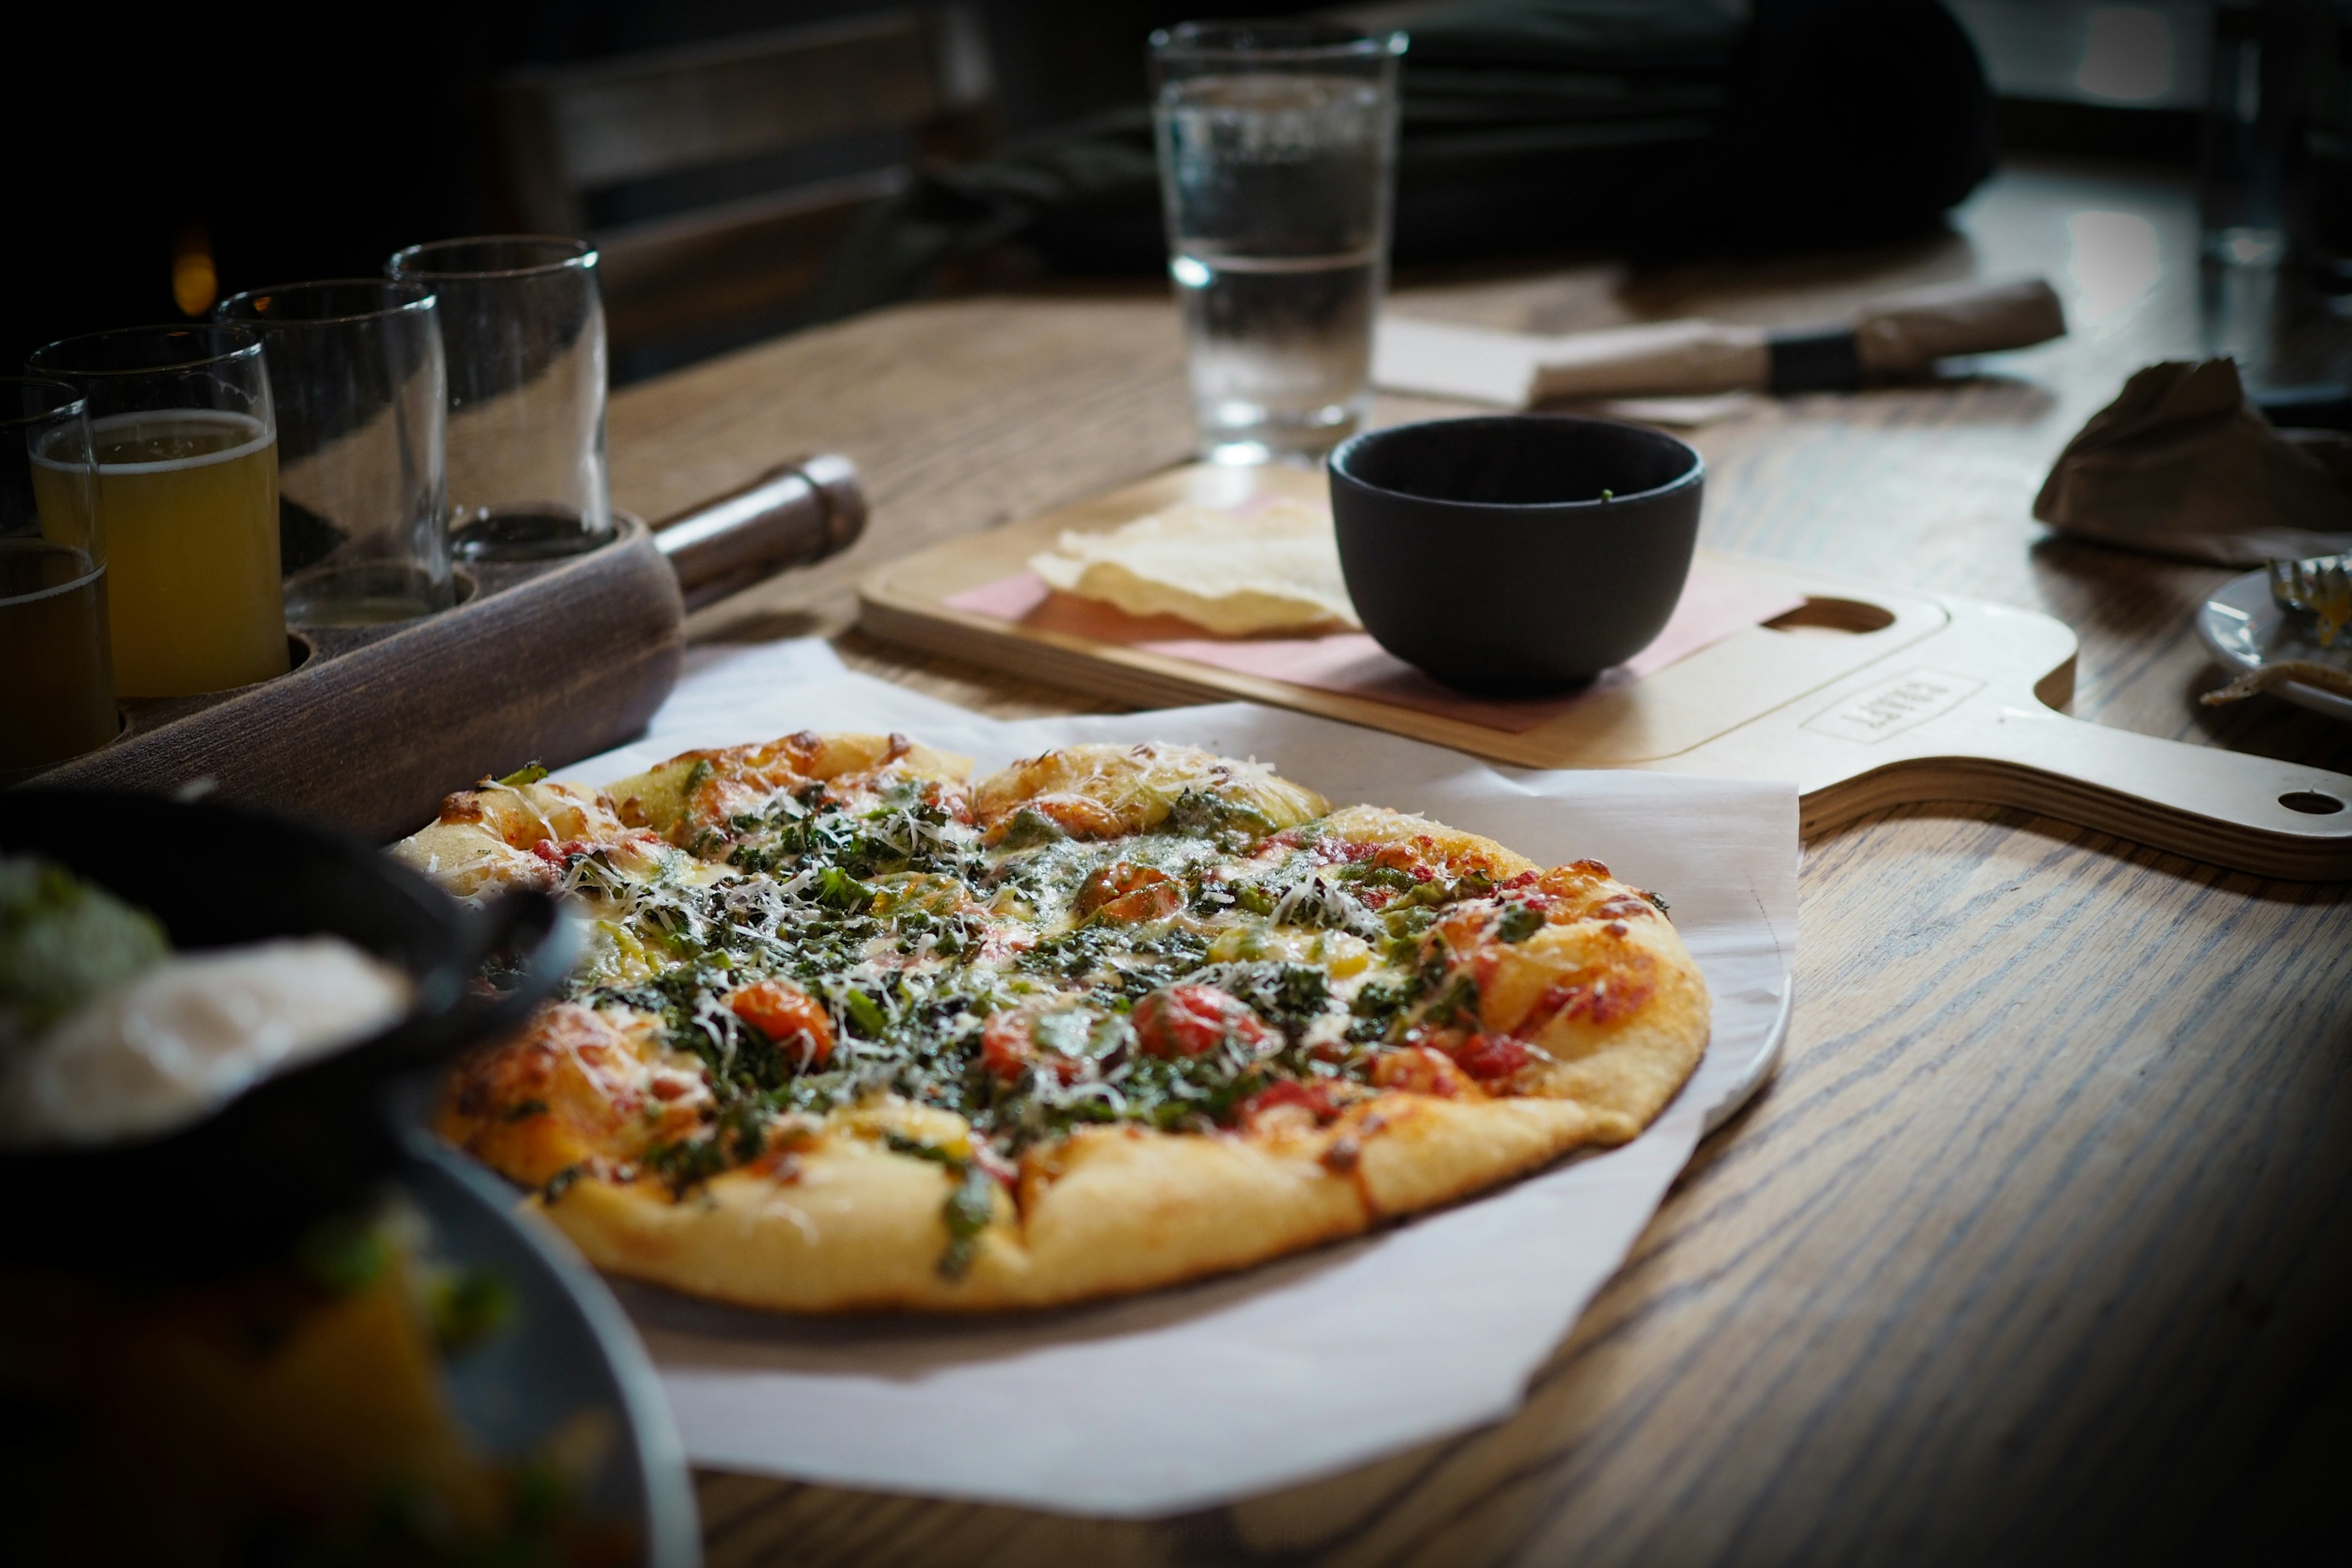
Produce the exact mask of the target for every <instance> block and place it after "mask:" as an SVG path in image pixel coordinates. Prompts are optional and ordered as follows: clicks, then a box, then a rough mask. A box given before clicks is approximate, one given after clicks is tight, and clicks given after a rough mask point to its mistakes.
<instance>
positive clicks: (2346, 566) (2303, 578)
mask: <svg viewBox="0 0 2352 1568" xmlns="http://www.w3.org/2000/svg"><path fill="white" fill-rule="evenodd" d="M2268 569H2269V572H2270V579H2271V598H2272V600H2273V603H2275V604H2276V605H2278V606H2279V608H2281V609H2283V610H2290V611H2294V612H2298V613H2300V614H2303V615H2307V616H2313V617H2314V618H2315V619H2316V620H2317V621H2318V623H2319V646H2320V647H2334V646H2335V643H2336V636H2337V634H2339V633H2341V632H2342V631H2343V630H2344V624H2345V623H2346V622H2347V621H2352V553H2346V554H2343V555H2315V556H2312V557H2310V558H2308V559H2306V560H2302V561H2273V562H2272V563H2270V564H2269V568H2268Z"/></svg>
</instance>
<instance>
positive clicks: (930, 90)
mask: <svg viewBox="0 0 2352 1568" xmlns="http://www.w3.org/2000/svg"><path fill="white" fill-rule="evenodd" d="M993 99H994V87H993V81H992V72H991V69H990V66H989V59H988V51H987V46H986V43H985V41H984V39H983V37H982V34H981V31H980V28H979V26H978V23H977V21H976V19H975V18H974V16H972V14H971V12H969V11H967V10H965V9H964V8H962V7H961V6H952V5H950V6H929V7H923V8H919V9H912V10H906V11H894V12H888V13H884V14H881V15H877V16H858V17H853V18H849V19H845V20H842V21H837V22H828V23H821V24H816V25H814V26H796V27H786V28H782V29H778V30H776V31H772V32H764V33H757V34H750V35H746V36H742V37H733V38H724V39H720V40H718V41H716V42H713V43H708V44H697V45H692V46H688V47H681V48H674V49H663V50H658V51H652V52H648V53H645V54H638V55H631V56H624V57H620V58H612V59H604V60H594V61H591V62H588V63H585V64H582V65H575V66H557V67H537V68H530V69H526V70H521V71H517V72H515V73H513V74H511V75H509V76H508V77H506V78H505V79H502V80H500V81H499V83H498V84H497V86H496V87H495V88H494V89H492V95H491V105H490V119H491V142H492V150H493V158H494V161H495V170H494V173H495V175H496V184H497V185H498V186H499V193H500V196H501V198H502V199H501V201H500V204H499V205H501V207H502V208H503V211H502V213H501V215H500V216H501V218H502V221H504V222H506V223H508V224H509V225H511V226H515V227H517V228H520V229H524V230H528V231H530V232H534V233H543V234H585V235H586V236H587V237H589V238H591V239H592V240H593V241H594V242H595V244H596V246H597V247H598V249H599V251H600V252H601V253H602V256H603V262H602V271H603V275H604V301H605V311H606V321H607V326H608V330H609V331H610V332H611V335H612V341H613V343H614V348H615V350H616V351H621V352H624V353H625V351H627V350H629V349H631V348H635V347H641V346H643V345H647V344H653V343H658V342H666V341H672V340H677V339H680V338H691V337H695V336H698V335H704V334H709V333H711V332H714V331H724V330H725V329H727V328H730V327H732V326H738V325H743V324H749V323H755V322H759V321H763V320H773V319H776V318H778V317H779V316H780V314H782V313H785V312H788V311H789V310H790V309H791V307H792V305H793V302H794V301H795V300H799V299H801V298H802V297H803V296H804V295H806V294H807V292H808V291H809V290H810V289H812V288H813V287H814V285H815V283H816V282H817V280H818V279H819V278H820V277H821V276H822V274H823V271H824V264H825V259H826V258H827V257H828V256H829V255H830V253H831V251H832V249H833V247H834V245H835V242H836V241H838V239H839V238H840V237H841V235H842V233H843V231H844V230H845V229H846V228H847V226H849V224H850V222H851V221H852V220H853V219H854V218H855V217H856V215H857V213H858V212H859V211H860V210H862V209H863V208H865V207H866V205H869V204H871V203H873V202H875V201H877V200H878V199H880V198H881V197H883V196H885V195H889V194H890V193H891V192H893V191H895V190H897V189H898V188H899V186H900V185H901V184H903V183H904V181H905V179H906V171H905V169H904V168H903V167H898V168H881V169H873V170H868V171H865V172H860V173H856V174H847V175H844V176H840V177H835V178H831V179H825V180H821V181H813V182H809V183H806V184H798V185H793V186H788V187H786V188H784V189H782V190H775V191H771V192H767V193H763V194H761V195H753V196H750V197H746V198H741V199H738V200H731V201H726V202H721V203H719V204H717V205H709V206H705V207H700V208H696V209H693V210H689V211H686V212H683V213H678V214H675V215H672V216H663V217H658V218H653V219H649V220H646V221H642V222H636V223H628V224H624V225H620V226H614V227H611V228H607V229H604V230H602V231H597V230H595V229H593V227H592V226H591V224H590V222H589V214H588V210H587V199H586V198H588V197H590V196H591V195H593V194H595V193H597V192H599V191H604V190H610V189H612V188H614V187H616V186H622V185H626V184H633V183H636V182H643V181H649V180H657V179H661V178H664V177H667V176H673V175H678V174H691V173H692V172H694V171H697V170H703V169H709V168H711V167H713V166H714V165H721V164H725V163H731V162H734V161H737V160H742V159H749V158H756V157H758V156H760V155H761V154H768V153H782V152H786V151H789V150H791V149H794V148H803V147H809V146H812V145H814V144H817V143H822V142H827V141H830V140H833V139H835V138H840V137H845V136H854V135H856V134H858V133H860V132H889V131H897V132H911V133H912V136H913V138H914V142H915V145H916V147H917V148H918V150H919V152H920V153H922V154H924V155H928V156H936V157H944V158H949V159H960V158H969V157H971V156H974V155H976V154H978V153H981V152H982V151H984V150H985V147H986V143H987V139H988V134H989V128H990V124H991V121H992V109H993Z"/></svg>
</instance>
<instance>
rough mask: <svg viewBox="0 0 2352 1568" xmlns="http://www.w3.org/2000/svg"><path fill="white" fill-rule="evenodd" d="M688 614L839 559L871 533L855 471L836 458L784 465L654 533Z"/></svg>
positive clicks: (829, 455) (828, 455) (659, 526)
mask: <svg viewBox="0 0 2352 1568" xmlns="http://www.w3.org/2000/svg"><path fill="white" fill-rule="evenodd" d="M654 527H655V528H656V530H657V531H656V533H655V535H654V543H655V544H656V546H657V547H659V549H660V550H661V552H662V553H663V554H664V555H666V556H667V557H669V563H670V565H671V567H672V568H673V569H675V570H676V571H677V586H678V592H679V593H680V594H682V595H685V597H686V605H687V608H688V609H694V608H697V607H698V606H700V605H707V604H709V603H710V602H711V601H713V600H714V599H723V598H725V597H726V596H727V595H730V594H732V593H735V592H737V591H739V590H740V589H743V588H747V587H749V586H751V584H754V583H756V582H758V581H760V579H761V578H763V577H766V576H769V575H771V574H774V573H777V572H781V571H782V570H783V569H784V568H785V567H787V566H805V565H807V564H809V563H811V562H815V561H822V560H824V558H825V557H826V556H828V555H837V554H839V553H840V552H843V551H845V550H846V549H848V548H849V547H850V545H852V544H853V543H855V542H856V540H857V537H858V535H859V534H861V533H863V532H865V531H866V491H865V489H864V488H863V487H862V486H861V485H860V484H859V482H858V478H857V466H856V464H854V463H852V462H851V461H850V460H849V459H848V458H844V457H841V456H838V455H837V454H835V453H829V452H828V453H822V454H820V455H818V456H816V457H814V458H802V459H800V460H798V461H796V462H791V463H786V464H784V465H783V466H782V467H781V468H772V469H770V470H769V471H768V472H766V473H764V474H762V475H761V476H760V477H759V478H758V479H754V480H752V481H751V483H750V484H748V485H746V486H744V487H743V488H742V489H739V490H731V491H730V492H729V493H727V494H726V495H723V496H719V497H718V498H717V499H716V500H707V501H704V502H702V503H701V504H699V505H698V506H696V507H694V508H692V509H691V510H687V511H682V512H679V513H678V514H677V516H675V517H670V518H666V519H664V520H663V521H660V522H657V523H656V524H655V525H654Z"/></svg>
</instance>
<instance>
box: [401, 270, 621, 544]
mask: <svg viewBox="0 0 2352 1568" xmlns="http://www.w3.org/2000/svg"><path fill="white" fill-rule="evenodd" d="M385 270H386V271H387V272H388V273H390V274H391V276H392V277H393V278H394V279H401V280H404V281H409V282H415V283H421V284H423V285H425V286H426V287H427V288H430V289H432V290H433V292H434V293H435V295H436V296H437V297H438V299H439V301H440V303H439V312H440V317H441V341H442V344H443V347H444V350H445V353H446V360H447V365H448V376H449V426H448V474H449V542H450V547H451V549H452V551H453V552H455V553H456V554H457V557H458V558H459V559H461V560H486V561H537V560H544V559H546V558H548V557H551V556H557V555H570V554H572V553H574V552H578V551H582V550H590V549H593V548H594V547H595V546H597V545H599V544H602V543H603V542H604V541H606V540H607V539H610V538H611V537H612V536H613V505H612V500H611V496H610V492H609V491H608V490H607V489H606V486H605V479H604V374H605V372H604V358H605V350H604V300H603V299H602V297H601V296H600V295H599V293H598V291H597V288H596V250H595V247H593V246H591V245H589V244H588V243H587V242H586V241H584V240H578V239H557V238H551V237H544V236H534V235H502V236H490V237H483V238H478V239H445V240H438V241H436V242H435V243H433V244H431V245H412V246H410V247H408V248H407V249H405V250H403V251H399V252H397V253H395V254H394V256H393V258H392V259H391V260H390V261H388V262H387V263H385Z"/></svg>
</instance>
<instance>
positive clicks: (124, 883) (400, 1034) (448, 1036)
mask: <svg viewBox="0 0 2352 1568" xmlns="http://www.w3.org/2000/svg"><path fill="white" fill-rule="evenodd" d="M0 853H7V854H26V853H29V854H35V855H40V856H45V857H47V858H49V859H51V860H55V861H57V862H58V863H60V864H62V865H64V866H67V867H68V868H71V869H72V870H74V871H76V872H77V873H79V875H81V876H83V877H86V878H88V879H90V880H91V881H94V882H96V883H98V884H99V885H100V886H101V887H104V888H106V889H108V890H109V891H110V892H112V893H114V894H115V895H117V896H118V897H120V898H121V899H124V900H128V901H129V902H131V903H133V904H137V905H139V906H141V907H142V908H144V909H146V910H150V911H152V913H153V914H154V916H155V917H156V918H157V919H158V920H160V921H163V926H164V929H165V930H166V931H168V932H169V933H170V935H171V938H172V944H173V947H174V948H177V949H193V948H205V947H221V946H226V945H230V944H234V943H240V942H258V941H262V940H264V939H266V938H269V937H275V936H301V935H308V934H311V933H314V932H330V933H332V934H334V935H337V936H341V937H343V938H345V939H346V940H348V941H350V942H352V943H354V944H355V945H357V946H359V947H361V948H363V949H365V950H367V951H368V952H373V953H374V954H375V955H376V956H377V957H379V958H382V959H383V960H384V961H386V962H387V963H391V964H393V965H394V967H396V968H398V969H401V970H403V971H404V972H405V973H407V975H408V976H409V978H410V980H411V981H412V982H413V983H414V984H415V1001H414V1002H413V1004H412V1005H411V1006H410V1009H409V1012H408V1015H407V1016H405V1017H404V1018H402V1019H401V1020H400V1021H399V1022H397V1023H395V1024H394V1025H393V1026H390V1027H389V1028H387V1029H385V1030H384V1031H383V1032H382V1033H380V1034H378V1035H376V1036H374V1037H372V1038H370V1039H366V1040H362V1041H360V1042H358V1043H357V1044H355V1045H352V1046H350V1047H346V1048H344V1049H342V1050H341V1051H337V1052H335V1053H333V1054H331V1055H329V1056H326V1057H323V1058H319V1059H318V1060H316V1061H312V1062H309V1063H306V1064H304V1065H303V1066H301V1067H299V1068H295V1069H294V1070H292V1071H289V1072H287V1073H284V1074H281V1075H280V1076H278V1077H276V1078H272V1079H267V1080H265V1081H264V1082H262V1083H260V1084H257V1085H256V1086H255V1087H254V1088H252V1089H248V1090H247V1091H246V1092H245V1093H244V1094H243V1095H241V1096H239V1097H238V1098H237V1099H236V1100H233V1101H231V1102H230V1103H229V1104H228V1105H227V1106H226V1107H225V1108H224V1109H223V1110H220V1111H219V1112H218V1113H217V1114H215V1115H214V1116H212V1117H210V1118H208V1119H206V1120H205V1121H199V1122H196V1123H194V1125H192V1126H189V1127H187V1128H184V1129H183V1130H179V1131H173V1132H169V1133H165V1134H163V1135H161V1136H158V1137H153V1138H150V1139H146V1140H142V1141H133V1142H122V1143H115V1144H106V1145H102V1146H88V1147H75V1148H60V1149H44V1150H39V1151H33V1152H20V1153H9V1154H5V1155H0V1185H5V1187H6V1189H7V1190H8V1191H10V1192H13V1193H15V1194H17V1196H18V1200H19V1201H18V1202H17V1203H16V1205H15V1208H14V1212H13V1214H12V1217H11V1218H10V1221H9V1223H8V1225H7V1226H5V1227H0V1262H13V1263H34V1264H40V1265H46V1266H56V1267H65V1268H81V1269H93V1270H97V1271H100V1272H103V1273H109V1274H115V1275H126V1276H141V1277H156V1278H167V1279H190V1278H200V1277H205V1276H211V1275H215V1274H225V1273H228V1272H232V1271H234V1270H236V1269H238V1268H246V1267H248V1266H251V1265H253V1264H256V1263H260V1262H264V1261H268V1260H269V1259H272V1258H278V1257H282V1256H283V1255H284V1253H285V1251H286V1248H287V1247H289V1245H290V1244H291V1243H292V1242H293V1240H294V1239H295V1238H296V1237H299V1234H300V1232H301V1231H302V1229H303V1228H304V1227H305V1226H308V1225H309V1224H310V1223H311V1222H313V1221H315V1220H317V1219H319V1218H320V1217H323V1216H324V1215H330V1214H333V1213H337V1212H339V1211H341V1210H342V1209H344V1208H346V1207H348V1206H349V1205H352V1203H354V1202H355V1201H357V1200H359V1199H361V1198H362V1196H364V1195H365V1194H367V1193H368V1192H369V1191H371V1190H372V1188H373V1185H374V1184H375V1183H376V1182H377V1181H378V1180H379V1179H380V1178H381V1177H382V1176H383V1174H384V1173H387V1172H389V1171H391V1170H393V1169H394V1168H395V1167H397V1166H399V1165H400V1164H401V1163H403V1162H404V1159H405V1155H404V1152H403V1149H402V1126H401V1114H402V1113H400V1112H398V1111H396V1110H394V1103H395V1100H398V1099H400V1098H401V1097H398V1096H396V1095H395V1093H394V1090H395V1089H396V1088H397V1087H398V1086H399V1085H401V1084H402V1082H403V1081H404V1080H406V1079H413V1078H414V1077H415V1075H417V1074H419V1073H421V1072H423V1071H425V1069H428V1068H433V1067H436V1066H437V1065H438V1064H440V1063H441V1062H443V1061H446V1059H447V1058H450V1057H451V1056H453V1055H455V1054H456V1053H457V1051H460V1050H462V1049H464V1048H465V1047H467V1046H469V1045H472V1044H474V1043H476V1042H477V1041H480V1040H483V1039H487V1038H489V1037H493V1036H495V1035H498V1034H500V1033H503V1032H505V1031H508V1030H510V1029H513V1028H515V1027H517V1026H520V1024H521V1023H522V1021H523V1019H524V1018H525V1017H526V1016H528V1015H529V1013H530V1009H531V1008H532V1007H533V1006H534V1005H537V1004H538V1003H539V1002H540V1001H541V1000H542V999H543V998H544V997H546V996H547V995H549V994H551V993H552V992H553V990H554V989H555V987H556V986H557V985H558V984H561V983H562V979H563V976H564V974H565V973H566V972H567V971H568V970H569V969H570V967H571V963H572V958H573V957H574V956H575V955H576V953H577V952H578V942H579V938H578V936H577V933H576V932H575V931H573V930H572V926H571V924H570V923H569V922H567V921H564V920H563V919H562V916H561V915H560V914H559V913H558V911H557V910H556V908H555V905H554V902H553V900H551V899H548V898H547V897H545V896H544V895H541V894H538V893H518V894H513V895H510V896H509V897H508V898H506V899H504V900H500V901H499V902H497V903H495V904H492V905H490V906H488V908H485V909H482V910H468V909H467V908H466V907H465V906H463V905H461V904H459V903H458V902H457V900H454V899H451V898H450V897H448V895H446V894H445V893H443V892H442V891H441V890H440V889H437V888H435V887H434V886H433V885H432V884H430V883H429V882H427V881H425V879H423V878H421V877H419V876H417V875H416V874H415V873H414V872H412V871H410V870H408V869H407V868H405V867H403V866H401V865H399V864H398V863H397V862H395V861H394V860H392V859H391V858H389V857H387V856H385V855H383V853H382V852H381V851H379V850H376V849H373V848H371V847H368V846H367V845H365V844H362V843H361V842H360V841H359V840H357V839H354V838H346V837H343V836H341V835H340V834H336V833H331V832H328V831H327V830H325V829H323V828H318V827H312V826H307V825H305V824H301V823H297V822H290V821H288V820H286V819H284V818H280V817H275V816H266V815H264V814H262V813H259V812H255V811H249V810H246V809H243V808H239V807H235V806H227V805H202V804H186V803H182V802H176V801H168V800H154V799H149V798H146V797H143V796H138V795H105V794H99V793H95V792H84V791H73V790H31V791H28V790H19V791H15V792H12V793H10V794H8V795H5V796H0ZM494 956H498V957H502V963H501V964H500V971H501V973H502V974H503V975H505V976H506V977H507V978H508V979H509V982H510V984H508V985H507V986H506V988H505V989H503V990H499V991H496V992H492V993H488V994H486V993H485V992H484V991H483V990H482V989H480V988H478V987H477V986H476V984H475V980H476V977H477V975H478V974H479V973H480V972H481V970H482V967H483V964H484V963H485V961H486V960H488V959H490V958H492V957H494ZM416 1098H417V1097H415V1096H414V1095H410V1096H407V1097H405V1101H404V1102H413V1101H414V1100H415V1099H416ZM412 1119H413V1118H412Z"/></svg>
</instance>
